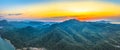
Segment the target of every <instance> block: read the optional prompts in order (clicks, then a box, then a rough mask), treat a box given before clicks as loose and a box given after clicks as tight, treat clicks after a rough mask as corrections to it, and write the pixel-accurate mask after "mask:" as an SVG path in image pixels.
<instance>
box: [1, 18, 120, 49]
mask: <svg viewBox="0 0 120 50" xmlns="http://www.w3.org/2000/svg"><path fill="white" fill-rule="evenodd" d="M2 22H3V21H2ZM16 23H17V25H22V26H21V27H20V26H17V25H16ZM33 23H34V22H32V23H31V22H27V23H26V22H7V21H6V22H5V25H0V26H1V28H0V30H1V31H0V32H1V36H2V37H3V38H5V39H8V40H10V41H11V43H12V44H13V45H14V46H15V47H16V48H17V49H18V48H19V49H21V48H28V47H37V48H46V49H47V50H120V40H119V39H120V25H119V24H111V23H106V22H105V23H104V22H81V21H78V20H75V19H70V20H67V21H64V22H61V23H45V22H40V23H39V22H38V23H34V24H33Z"/></svg>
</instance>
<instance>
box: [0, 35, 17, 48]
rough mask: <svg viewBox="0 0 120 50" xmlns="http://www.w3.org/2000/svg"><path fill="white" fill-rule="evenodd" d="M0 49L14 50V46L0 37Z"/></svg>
mask: <svg viewBox="0 0 120 50" xmlns="http://www.w3.org/2000/svg"><path fill="white" fill-rule="evenodd" d="M0 50H15V49H14V47H13V46H12V45H11V44H10V43H9V42H7V41H6V40H3V39H2V38H1V37H0Z"/></svg>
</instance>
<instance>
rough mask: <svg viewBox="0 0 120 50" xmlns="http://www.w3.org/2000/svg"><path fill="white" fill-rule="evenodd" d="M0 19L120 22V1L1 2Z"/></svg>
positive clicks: (10, 0)
mask: <svg viewBox="0 0 120 50" xmlns="http://www.w3.org/2000/svg"><path fill="white" fill-rule="evenodd" d="M0 17H1V18H7V19H42V20H64V19H71V18H75V19H78V20H81V21H82V20H83V21H88V20H103V19H105V20H111V21H120V20H119V19H120V1H119V0H0Z"/></svg>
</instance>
